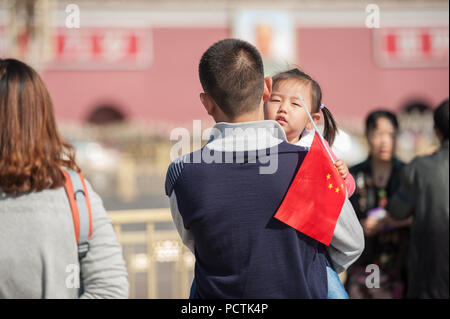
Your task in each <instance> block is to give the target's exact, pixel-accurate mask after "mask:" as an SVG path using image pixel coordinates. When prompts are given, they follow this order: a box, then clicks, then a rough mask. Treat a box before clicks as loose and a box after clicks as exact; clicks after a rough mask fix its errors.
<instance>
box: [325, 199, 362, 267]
mask: <svg viewBox="0 0 450 319" xmlns="http://www.w3.org/2000/svg"><path fill="white" fill-rule="evenodd" d="M327 249H328V254H329V255H330V258H331V262H332V265H333V267H334V270H335V271H336V272H337V273H341V272H343V271H345V270H346V269H347V268H348V267H349V266H350V265H351V264H353V263H354V262H355V261H356V260H357V259H358V258H359V256H361V254H362V252H363V250H364V233H363V229H362V227H361V224H360V222H359V220H358V218H357V217H356V213H355V211H354V209H353V206H352V204H351V203H350V200H349V199H348V198H346V199H345V202H344V206H343V207H342V211H341V214H340V215H339V218H338V220H337V223H336V228H335V229H334V233H333V238H332V240H331V243H330V246H328V248H327Z"/></svg>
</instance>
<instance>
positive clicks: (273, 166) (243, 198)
mask: <svg viewBox="0 0 450 319" xmlns="http://www.w3.org/2000/svg"><path fill="white" fill-rule="evenodd" d="M199 75H200V81H201V84H202V87H203V89H204V93H201V94H200V100H201V102H202V104H203V105H204V107H205V109H206V111H207V112H208V114H209V115H210V116H212V117H213V118H214V120H215V121H216V122H217V124H216V125H215V126H214V128H213V131H212V132H213V133H212V134H211V137H210V139H209V141H208V143H207V144H206V145H205V146H204V147H203V148H202V149H200V150H198V151H195V152H193V153H190V154H187V155H184V156H181V157H180V158H179V159H177V160H175V161H174V162H173V163H172V164H171V165H170V167H169V169H168V172H167V178H166V194H167V195H168V196H169V197H170V208H171V212H172V217H173V219H174V222H175V225H176V227H177V230H178V232H179V233H180V236H181V238H182V240H183V242H184V243H185V244H186V245H187V246H188V247H189V248H190V249H191V250H192V252H194V254H195V257H196V264H195V282H196V285H195V292H194V297H195V298H326V296H327V279H326V278H327V274H326V265H327V262H328V261H327V256H326V250H325V246H324V245H322V244H321V243H319V242H318V241H316V240H314V239H312V238H309V237H307V236H306V235H303V234H301V233H299V232H298V231H296V230H295V229H293V228H291V227H289V226H287V225H285V224H283V223H281V222H280V221H278V220H276V219H275V218H273V215H274V214H275V212H276V210H277V208H278V207H279V206H280V204H281V202H282V200H283V197H284V195H285V194H286V192H287V189H288V187H289V184H290V182H291V181H292V179H293V178H294V176H295V173H296V171H297V169H298V167H299V166H300V165H301V163H302V161H303V159H304V157H305V155H306V150H305V149H303V148H301V147H298V146H295V145H291V144H289V143H288V142H287V141H286V135H285V133H284V131H283V128H282V127H281V126H280V125H279V124H278V123H277V122H275V121H264V110H263V105H264V102H265V101H266V100H267V99H268V98H269V97H270V93H271V88H272V81H271V79H270V78H266V79H264V70H263V62H262V59H261V56H260V54H259V52H258V51H257V50H256V48H254V47H253V46H252V45H251V44H249V43H247V42H245V41H241V40H237V39H225V40H222V41H219V42H217V43H215V44H214V45H212V46H211V47H210V48H209V49H208V50H207V51H206V52H205V53H204V54H203V56H202V58H201V61H200V65H199ZM350 207H351V206H350ZM343 215H344V216H343V217H342V218H341V217H340V220H342V222H340V223H339V222H338V226H336V229H337V232H340V233H347V230H348V229H350V228H353V229H354V231H355V232H356V233H357V235H360V236H353V238H346V237H345V236H343V237H345V238H344V239H342V238H341V237H340V238H339V239H338V240H336V241H335V245H334V247H335V254H333V255H334V260H338V265H339V266H342V267H343V268H344V269H345V266H346V265H347V264H348V263H351V262H353V261H354V259H356V258H357V257H358V256H359V255H360V254H361V250H362V247H363V245H364V244H363V240H362V241H361V238H362V231H360V225H359V222H358V220H357V219H356V215H355V214H354V211H353V210H352V209H351V210H349V211H348V212H347V213H345V214H343ZM358 227H359V229H358ZM358 231H360V232H358ZM335 233H336V232H335ZM354 237H356V238H354ZM341 271H342V270H341Z"/></svg>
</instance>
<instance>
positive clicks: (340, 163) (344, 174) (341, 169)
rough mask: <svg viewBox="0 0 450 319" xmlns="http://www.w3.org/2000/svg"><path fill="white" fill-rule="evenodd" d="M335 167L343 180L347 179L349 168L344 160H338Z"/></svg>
mask: <svg viewBox="0 0 450 319" xmlns="http://www.w3.org/2000/svg"><path fill="white" fill-rule="evenodd" d="M334 166H336V168H337V170H338V172H339V174H341V176H342V178H343V179H345V178H346V177H347V174H348V167H347V165H346V164H345V163H344V162H343V161H342V160H337V161H336V162H335V163H334Z"/></svg>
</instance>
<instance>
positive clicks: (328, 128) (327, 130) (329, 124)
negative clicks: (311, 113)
mask: <svg viewBox="0 0 450 319" xmlns="http://www.w3.org/2000/svg"><path fill="white" fill-rule="evenodd" d="M320 109H321V110H322V114H323V123H324V128H323V137H324V139H325V140H326V141H327V142H328V144H329V145H330V147H331V146H332V145H333V142H334V139H335V137H336V133H337V125H336V121H335V120H334V118H333V115H332V114H331V112H330V110H329V109H327V107H326V106H325V105H323V104H322V105H321V106H320Z"/></svg>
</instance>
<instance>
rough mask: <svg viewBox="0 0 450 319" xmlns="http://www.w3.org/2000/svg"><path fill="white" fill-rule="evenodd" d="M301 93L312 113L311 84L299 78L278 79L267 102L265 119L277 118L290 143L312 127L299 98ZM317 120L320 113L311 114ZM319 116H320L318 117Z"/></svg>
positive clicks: (294, 141)
mask: <svg viewBox="0 0 450 319" xmlns="http://www.w3.org/2000/svg"><path fill="white" fill-rule="evenodd" d="M299 92H300V94H301V96H302V97H303V99H304V100H305V103H306V107H307V108H308V110H309V112H310V113H311V107H312V94H311V85H310V84H309V83H308V82H306V81H300V80H297V79H284V80H280V81H278V82H277V83H276V84H275V86H274V87H273V90H272V94H271V95H270V98H269V100H268V101H267V103H266V107H265V110H264V111H265V114H264V115H265V119H266V120H275V121H277V122H278V123H280V125H281V126H282V127H283V129H284V131H285V132H286V137H287V139H288V141H289V142H290V143H296V142H298V140H299V139H300V135H301V134H302V132H303V130H304V129H305V128H307V129H308V130H310V129H312V128H313V126H312V124H311V123H310V121H309V117H308V114H306V112H305V110H304V108H303V106H302V105H301V103H300V100H299V99H298V96H297V93H299ZM311 116H312V117H313V119H314V120H315V121H317V120H318V119H319V118H320V115H319V113H314V114H311ZM317 116H319V117H317Z"/></svg>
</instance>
